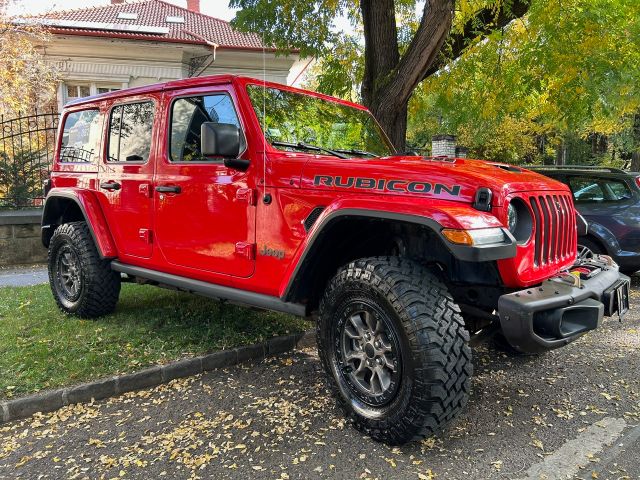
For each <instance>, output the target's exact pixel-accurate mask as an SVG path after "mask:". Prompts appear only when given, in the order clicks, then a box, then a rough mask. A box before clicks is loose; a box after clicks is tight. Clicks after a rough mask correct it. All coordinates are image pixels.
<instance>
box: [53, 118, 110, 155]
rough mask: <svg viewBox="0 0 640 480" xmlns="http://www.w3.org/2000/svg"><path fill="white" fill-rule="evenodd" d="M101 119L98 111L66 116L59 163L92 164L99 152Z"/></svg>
mask: <svg viewBox="0 0 640 480" xmlns="http://www.w3.org/2000/svg"><path fill="white" fill-rule="evenodd" d="M101 134H102V117H101V116H100V112H99V111H98V110H81V111H79V112H72V113H70V114H68V115H67V116H66V118H65V120H64V127H63V129H62V145H61V148H60V161H61V162H68V163H70V162H86V163H91V162H93V161H94V160H95V159H96V157H97V155H98V151H99V146H100V137H101Z"/></svg>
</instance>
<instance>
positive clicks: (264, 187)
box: [262, 31, 271, 205]
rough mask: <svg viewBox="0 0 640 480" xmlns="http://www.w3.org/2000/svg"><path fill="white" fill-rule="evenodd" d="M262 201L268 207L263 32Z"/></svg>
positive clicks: (265, 68) (265, 81)
mask: <svg viewBox="0 0 640 480" xmlns="http://www.w3.org/2000/svg"><path fill="white" fill-rule="evenodd" d="M262 138H263V139H264V144H263V146H262V201H263V202H264V203H265V204H266V205H269V204H270V203H271V195H268V194H267V60H266V51H265V46H264V31H263V32H262Z"/></svg>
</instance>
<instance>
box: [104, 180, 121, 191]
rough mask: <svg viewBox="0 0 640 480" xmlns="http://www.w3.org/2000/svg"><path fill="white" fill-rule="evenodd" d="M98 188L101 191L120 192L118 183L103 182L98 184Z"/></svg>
mask: <svg viewBox="0 0 640 480" xmlns="http://www.w3.org/2000/svg"><path fill="white" fill-rule="evenodd" d="M100 188H102V189H103V190H120V188H121V187H120V184H119V183H118V182H103V183H101V184H100Z"/></svg>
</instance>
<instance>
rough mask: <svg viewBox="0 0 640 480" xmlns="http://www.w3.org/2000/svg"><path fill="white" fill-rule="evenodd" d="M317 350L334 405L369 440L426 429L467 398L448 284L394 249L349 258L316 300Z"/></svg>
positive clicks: (460, 324)
mask: <svg viewBox="0 0 640 480" xmlns="http://www.w3.org/2000/svg"><path fill="white" fill-rule="evenodd" d="M317 340H318V351H319V355H320V359H321V361H322V364H323V366H324V368H325V371H326V372H327V374H328V378H329V385H330V388H331V390H332V391H333V394H334V396H335V397H336V399H337V402H338V405H339V406H340V407H341V408H342V409H343V410H344V412H345V414H346V416H347V417H348V418H349V419H350V420H351V421H352V423H353V424H354V426H355V427H356V428H357V429H359V430H361V431H363V432H365V433H367V434H368V435H370V436H371V437H373V438H374V439H375V440H378V441H383V442H385V443H389V444H393V445H400V444H404V443H406V442H408V441H411V440H414V439H419V438H422V437H425V436H427V435H431V434H433V433H434V432H436V431H438V430H439V429H441V428H442V427H444V425H446V424H447V423H448V422H449V421H450V420H451V419H453V418H454V417H455V416H456V415H457V414H458V413H459V412H460V411H461V410H462V408H463V407H464V405H465V404H466V402H467V399H468V395H469V389H470V377H471V374H472V364H471V350H470V348H469V345H468V341H469V334H468V332H467V331H466V330H465V328H464V321H463V319H462V316H461V315H460V309H459V307H458V306H457V305H456V304H455V303H454V301H453V299H452V297H451V295H450V294H449V292H448V290H447V288H446V286H445V285H444V284H443V283H442V282H441V281H440V280H439V279H438V278H437V277H436V276H435V275H433V274H432V273H431V272H429V271H428V270H427V269H425V268H424V267H422V266H421V265H419V264H417V263H415V262H412V261H409V260H405V259H400V258H397V257H375V258H365V259H361V260H356V261H354V262H352V263H350V264H349V265H347V266H345V267H343V268H342V269H340V270H339V271H338V273H337V274H336V276H335V277H334V278H333V279H332V280H331V281H330V282H329V285H328V287H327V289H326V291H325V293H324V296H323V298H322V301H321V303H320V315H319V319H318V325H317Z"/></svg>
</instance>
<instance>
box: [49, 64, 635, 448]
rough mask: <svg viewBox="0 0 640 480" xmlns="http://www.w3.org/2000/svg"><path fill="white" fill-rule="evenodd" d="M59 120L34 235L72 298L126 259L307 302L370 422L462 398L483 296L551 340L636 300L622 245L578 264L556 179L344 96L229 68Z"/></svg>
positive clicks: (56, 283) (389, 422) (75, 310)
mask: <svg viewBox="0 0 640 480" xmlns="http://www.w3.org/2000/svg"><path fill="white" fill-rule="evenodd" d="M81 120H82V123H81V125H83V128H82V129H78V128H77V127H76V125H77V123H78V122H79V121H81ZM92 127H93V128H92ZM59 128H60V130H59V131H60V134H59V135H58V139H59V140H58V142H59V143H58V147H57V152H56V155H55V162H54V165H53V171H52V173H51V178H50V181H49V184H48V185H47V190H48V195H47V198H46V205H45V208H44V213H43V217H42V222H43V225H42V227H43V228H42V232H43V233H42V235H43V237H42V238H43V243H44V245H45V246H46V247H48V248H49V280H50V284H51V289H52V292H53V296H54V298H55V300H56V302H57V304H58V306H59V307H60V308H61V309H62V310H63V311H65V312H67V313H70V314H75V315H78V316H80V317H99V316H101V315H105V314H108V313H110V312H112V311H113V310H114V309H115V308H116V303H117V301H118V296H119V293H120V284H121V282H122V281H123V279H124V280H129V281H131V280H136V281H138V282H141V283H146V284H151V285H158V286H165V287H170V288H176V289H179V290H183V291H187V292H192V293H197V294H200V295H205V296H209V297H213V298H218V299H223V300H228V301H231V302H237V303H243V304H247V305H251V306H254V307H259V308H264V309H270V310H276V311H281V312H286V313H290V314H294V315H300V316H305V317H310V318H313V319H315V320H316V321H317V326H316V331H317V342H318V352H319V356H320V359H321V361H322V364H323V366H324V368H325V371H326V373H327V378H328V381H329V385H330V387H331V389H332V391H333V393H334V395H335V397H336V398H337V401H338V404H339V405H340V406H341V407H342V408H343V409H344V411H345V413H346V415H347V417H348V418H349V419H350V420H351V421H352V423H353V424H354V425H355V426H356V427H358V428H359V429H360V430H361V431H363V432H366V433H368V434H369V435H371V436H372V437H374V438H376V439H378V440H382V441H385V442H389V443H392V444H401V443H404V442H407V441H409V440H412V439H416V438H420V437H424V436H425V435H431V434H432V433H433V432H434V431H436V430H437V429H439V428H441V427H443V426H444V425H446V424H447V422H449V421H450V420H451V419H453V418H454V417H455V416H456V415H457V414H458V413H459V412H460V411H461V409H462V408H463V407H464V405H465V404H466V402H467V399H468V396H469V389H470V378H471V374H472V370H473V369H472V362H471V349H470V347H469V336H470V335H469V334H470V333H474V332H477V331H478V329H477V325H478V322H477V320H476V319H477V317H478V315H480V316H481V317H482V320H483V321H484V322H486V325H487V326H488V325H491V324H495V325H496V327H499V328H500V327H501V330H502V332H503V333H504V336H505V338H506V339H507V341H508V342H509V343H510V344H511V345H512V346H513V347H514V348H517V349H518V350H520V351H523V352H543V351H546V350H550V349H553V348H559V347H563V346H565V345H567V344H568V343H570V342H571V341H573V340H575V339H577V338H579V337H580V336H582V335H583V334H585V333H587V332H589V331H591V330H594V329H596V328H597V327H598V326H599V325H600V324H601V321H602V317H603V316H612V315H615V314H616V313H617V312H619V313H624V312H625V311H626V310H627V309H628V306H629V302H628V298H629V283H630V282H629V278H628V277H626V276H625V275H622V274H621V273H619V271H618V267H617V265H615V264H614V263H613V262H611V261H610V260H609V259H606V258H600V257H598V258H593V259H588V260H585V261H581V262H579V263H577V264H575V262H576V256H577V249H576V237H577V228H576V211H575V209H574V206H573V200H572V197H571V192H570V191H569V189H568V188H567V186H566V185H563V184H562V183H560V182H557V181H555V180H552V179H550V178H548V177H545V176H543V175H539V174H537V173H534V172H530V171H527V170H525V169H522V168H519V167H512V166H508V165H503V164H499V163H495V162H483V161H479V160H469V159H463V158H455V159H454V158H446V157H445V158H441V157H434V158H424V157H420V156H412V155H403V154H400V153H398V152H396V150H395V148H394V147H393V145H391V143H390V142H389V140H388V138H387V136H386V135H385V133H384V132H383V130H382V129H381V128H380V126H379V124H378V123H377V122H376V120H375V118H374V117H373V115H371V113H370V112H369V111H368V110H367V109H366V108H364V107H362V106H360V105H357V104H354V103H350V102H346V101H343V100H339V99H336V98H331V97H327V96H325V95H321V94H318V93H313V92H308V91H304V90H298V89H295V88H291V87H287V86H284V85H278V84H274V83H267V82H263V81H262V80H255V79H250V78H244V77H235V76H230V75H220V76H213V77H203V78H190V79H185V80H179V81H175V82H169V83H165V84H159V85H152V86H146V87H140V88H135V89H130V90H121V91H118V92H112V93H107V94H104V95H100V96H97V97H91V98H86V99H82V100H78V101H75V102H72V103H70V104H68V105H67V106H66V107H65V109H64V111H63V112H62V117H61V120H60V127H59ZM74 129H75V130H76V131H74V133H73V135H72V134H71V130H74ZM76 133H77V135H76ZM78 152H83V153H82V155H79V154H78ZM585 228H586V224H585ZM572 267H574V268H572ZM567 269H571V270H572V273H573V274H567V273H566V270H567ZM534 287H535V288H534ZM494 311H497V312H498V314H494V313H493V312H494Z"/></svg>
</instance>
